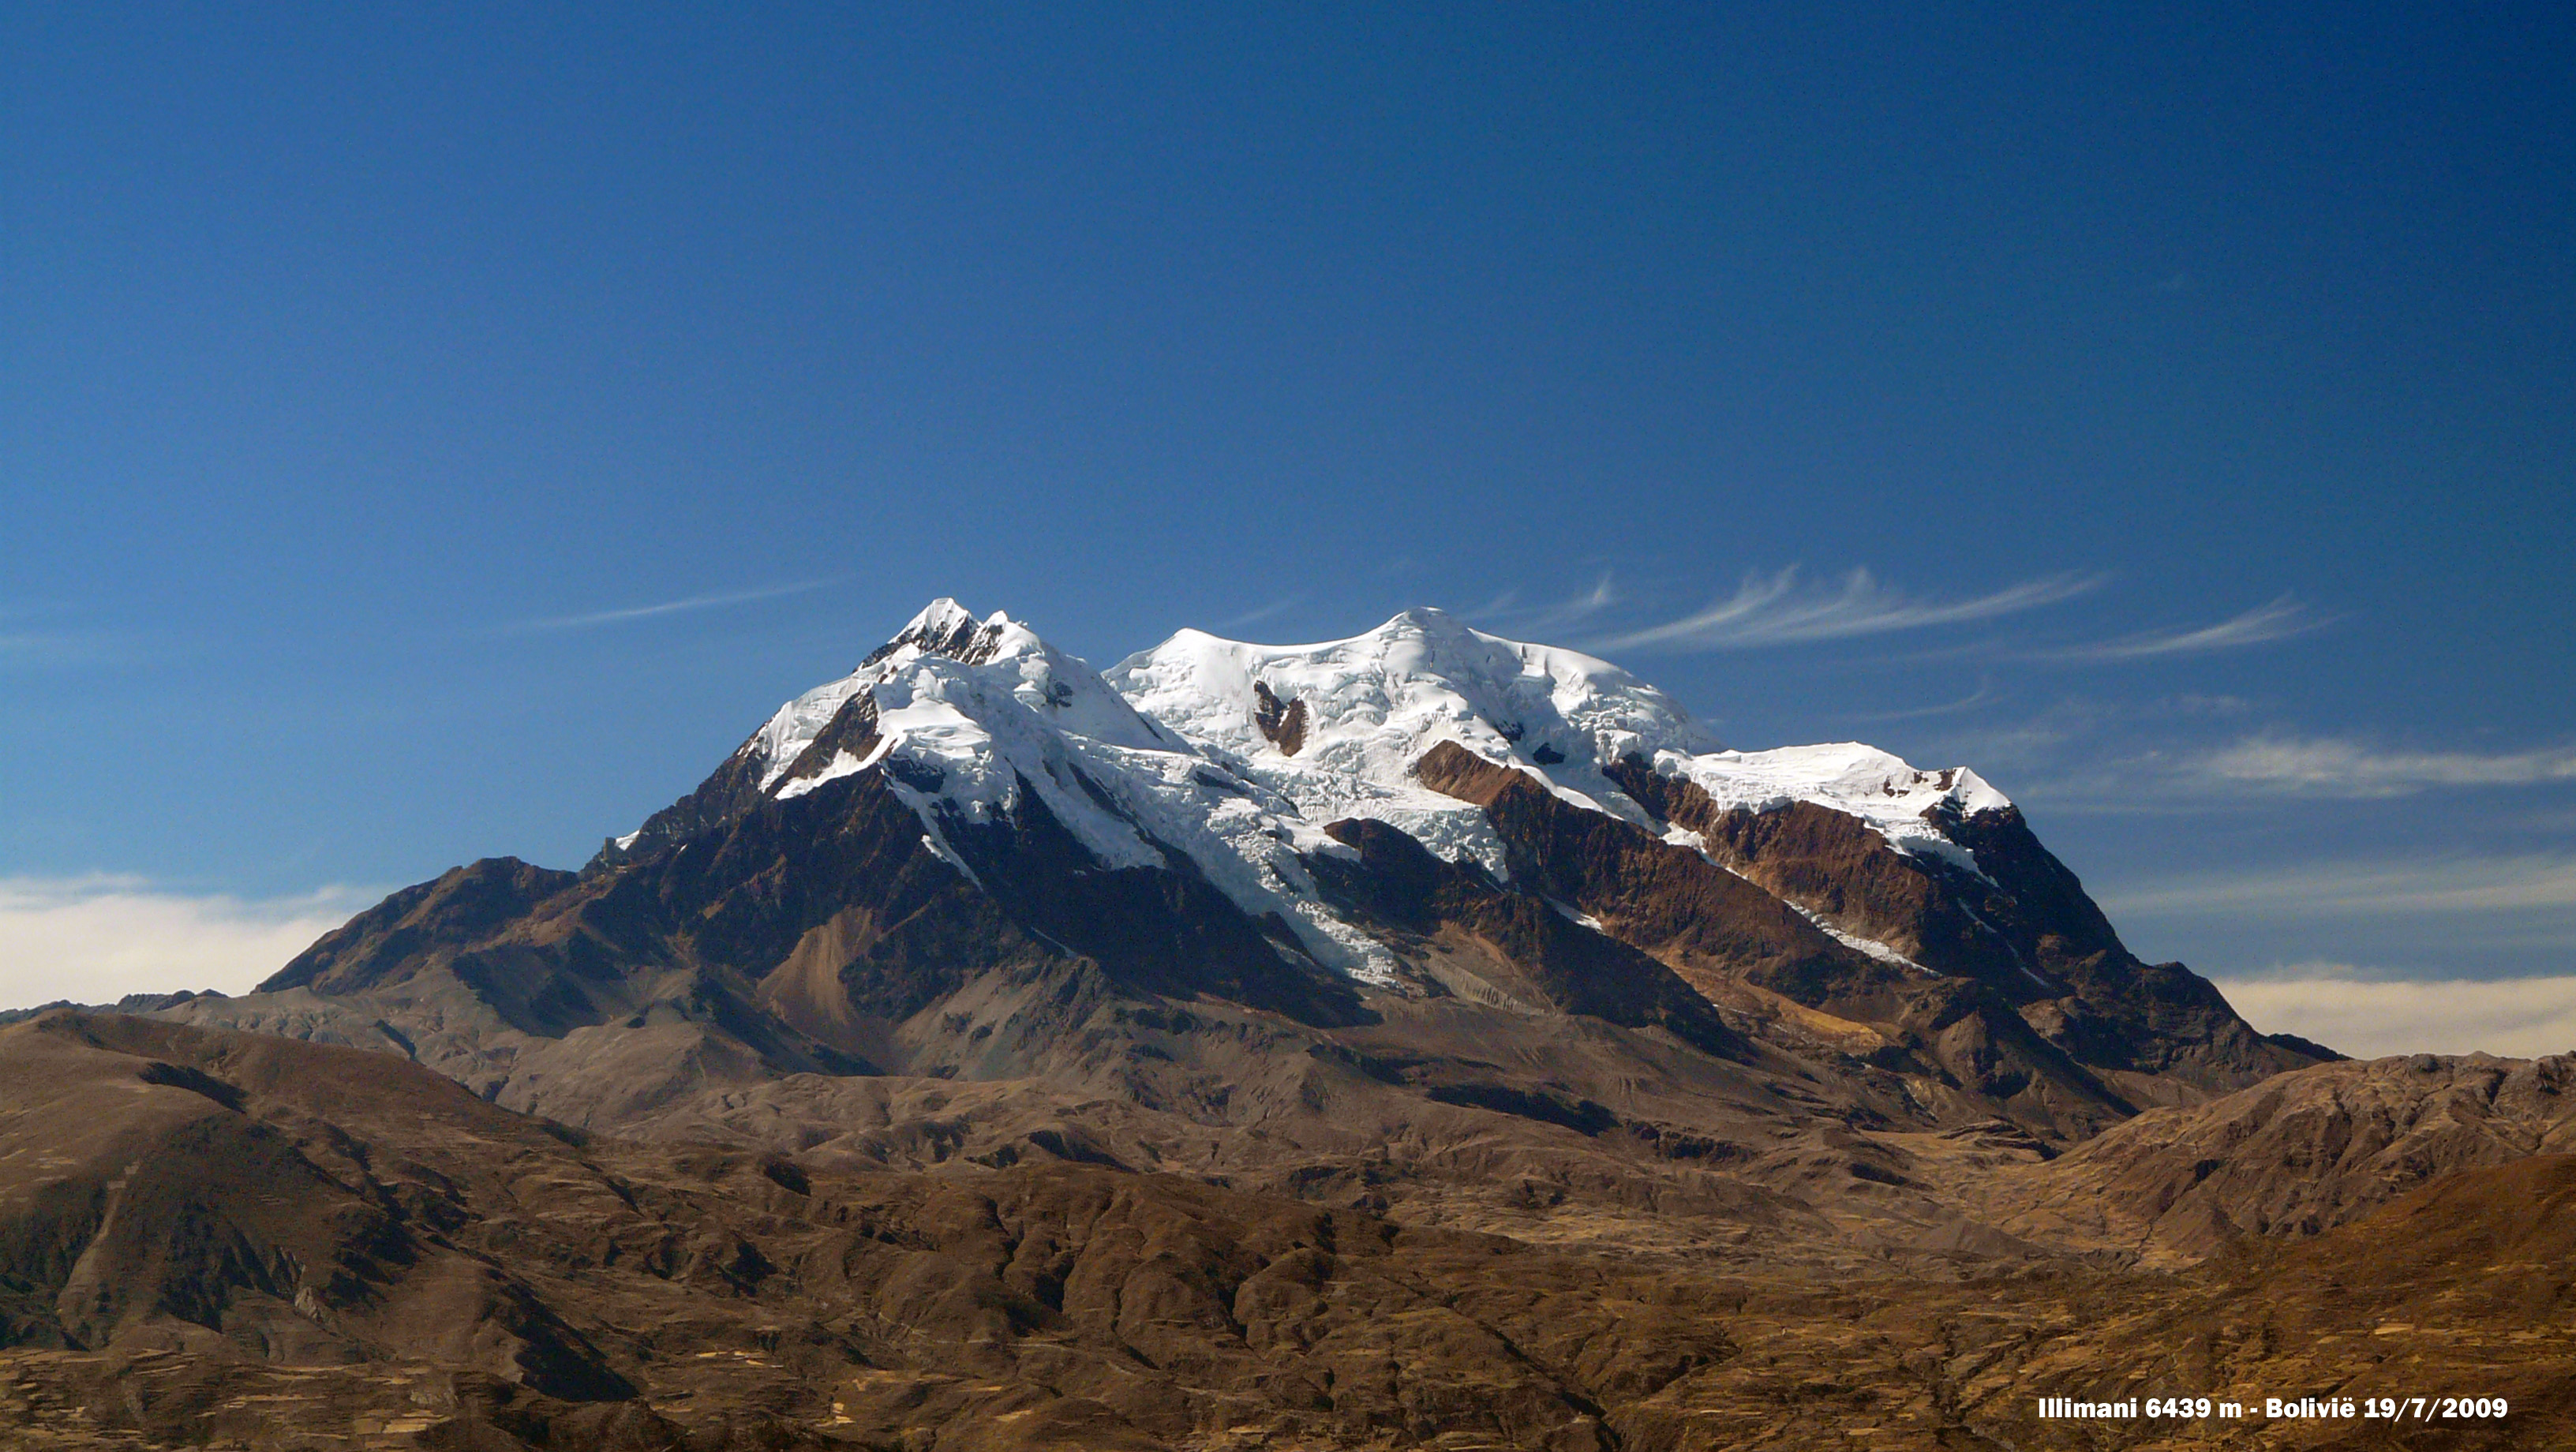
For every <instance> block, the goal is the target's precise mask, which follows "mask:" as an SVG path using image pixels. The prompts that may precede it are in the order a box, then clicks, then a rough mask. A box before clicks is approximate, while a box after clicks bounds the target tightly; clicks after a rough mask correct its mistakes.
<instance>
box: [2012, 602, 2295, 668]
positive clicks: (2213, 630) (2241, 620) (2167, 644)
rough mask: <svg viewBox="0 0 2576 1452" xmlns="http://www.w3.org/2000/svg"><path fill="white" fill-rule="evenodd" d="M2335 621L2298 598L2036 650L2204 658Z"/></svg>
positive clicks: (2076, 655) (2055, 655)
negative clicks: (2214, 618)
mask: <svg viewBox="0 0 2576 1452" xmlns="http://www.w3.org/2000/svg"><path fill="white" fill-rule="evenodd" d="M2331 623H2333V622H2332V621H2331V620H2330V619H2329V618H2327V617H2325V616H2321V615H2319V614H2317V613H2316V612H2315V611H2313V610H2310V609H2309V608H2308V607H2306V606H2305V605H2302V604H2300V603H2299V602H2298V601H2297V600H2296V599H2293V598H2292V597H2290V596H2288V595H2283V596H2282V597H2280V598H2279V599H2277V600H2274V601H2273V602H2271V603H2270V604H2268V605H2257V606H2255V607H2254V608H2253V609H2251V610H2248V611H2246V612H2244V613H2243V614H2241V615H2233V616H2230V617H2228V618H2227V619H2225V620H2221V621H2219V622H2218V623H2217V624H2215V625H2201V626H2193V627H2188V628H2177V629H2170V630H2149V631H2142V632H2139V633H2138V634H2135V635H2126V636H2122V637H2120V638H2118V639H2116V640H2105V641H2098V642H2096V643H2094V644H2091V645H2076V646H2067V647H2064V648H2062V649H2057V650H2044V651H2038V652H2035V653H2034V655H2033V658H2034V659H2038V660H2046V661H2063V662H2068V663H2077V664H2081V663H2088V662H2097V661H2124V660H2148V659H2153V658H2155V657H2158V656H2174V655H2201V654H2205V653H2207V652H2210V651H2218V650H2241V649H2243V648H2244V647H2246V646H2249V645H2264V644H2268V643H2270V642H2272V641H2275V640H2287V639H2289V638H2290V637H2292V636H2294V635H2305V634H2307V633H2308V632H2309V631H2312V630H2320V629H2323V628H2324V627H2325V626H2327V625H2329V624H2331Z"/></svg>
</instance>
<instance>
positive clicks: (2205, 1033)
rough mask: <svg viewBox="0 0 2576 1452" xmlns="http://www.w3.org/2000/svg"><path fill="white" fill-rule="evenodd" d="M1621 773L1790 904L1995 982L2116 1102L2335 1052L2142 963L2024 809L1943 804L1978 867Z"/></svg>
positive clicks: (1845, 825)
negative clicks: (2274, 1031) (2240, 1013)
mask: <svg viewBox="0 0 2576 1452" xmlns="http://www.w3.org/2000/svg"><path fill="white" fill-rule="evenodd" d="M1611 775H1612V776H1613V777H1614V778H1615V779H1616V780H1617V781H1618V782H1619V783H1620V785H1621V786H1622V787H1624V788H1626V789H1627V791H1628V792H1629V794H1630V795H1631V796H1632V797H1634V798H1635V799H1636V800H1637V801H1638V802H1640V803H1641V804H1643V805H1644V806H1646V807H1647V809H1648V810H1650V811H1652V812H1654V813H1655V814H1656V815H1657V816H1659V817H1661V818H1662V819H1663V820H1665V821H1666V822H1669V823H1670V824H1671V825H1673V826H1676V827H1680V828H1683V829H1685V830H1687V831H1689V832H1692V833H1695V834H1697V836H1698V838H1699V841H1700V842H1701V844H1702V845H1703V847H1704V849H1705V850H1706V851H1707V852H1708V854H1709V855H1710V856H1711V857H1712V858H1714V859H1715V860H1717V861H1719V862H1722V863H1724V864H1725V865H1726V866H1727V867H1729V868H1730V869H1732V870H1733V871H1735V872H1737V873H1739V874H1741V875H1742V876H1744V877H1745V878H1746V879H1748V880H1750V881H1752V882H1755V883H1758V884H1760V885H1761V886H1762V887H1763V888H1764V889H1766V890H1768V891H1769V892H1771V893H1773V894H1776V895H1777V896H1778V897H1779V898H1780V899H1781V900H1782V901H1784V902H1788V903H1794V904H1796V905H1797V906H1798V907H1799V908H1801V909H1803V910H1805V911H1807V912H1809V913H1812V914H1814V915H1815V916H1816V917H1817V918H1818V919H1819V920H1820V921H1821V922H1824V923H1826V924H1829V925H1831V926H1832V927H1834V928H1836V929H1839V930H1841V931H1842V932H1844V933H1846V934H1848V935H1851V936H1853V937H1857V938H1860V939H1863V940H1867V941H1870V942H1874V943H1877V944H1881V945H1884V946H1885V947H1886V948H1887V949H1890V950H1893V952H1894V954H1896V955H1899V956H1901V957H1903V958H1905V959H1909V960H1911V961H1912V962H1914V963H1916V964H1919V965H1921V966H1922V967H1923V968H1926V969H1929V970H1931V971H1932V972H1934V973H1939V974H1942V975H1945V976H1950V977H1956V978H1965V979H1972V980H1974V981H1976V982H1979V983H1981V984H1983V985H1985V986H1986V987H1987V988H1989V989H1991V990H1992V991H1993V992H1994V993H1995V994H1996V995H1999V996H2000V997H2001V998H2003V999H2004V1000H2005V1001H2006V1002H2009V1003H2011V1004H2013V1005H2014V1006H2015V1007H2016V1008H2017V1009H2018V1011H2019V1013H2020V1016H2021V1017H2022V1018H2023V1019H2025V1020H2026V1021H2027V1022H2028V1023H2029V1024H2030V1025H2031V1027H2032V1028H2034V1029H2035V1030H2037V1031H2038V1032H2039V1034H2040V1035H2041V1036H2042V1037H2043V1038H2045V1039H2047V1040H2048V1041H2049V1042H2050V1043H2051V1044H2052V1045H2054V1046H2055V1047H2057V1048H2059V1049H2061V1050H2063V1051H2064V1052H2065V1053H2066V1054H2067V1055H2068V1056H2069V1057H2071V1058H2074V1059H2076V1060H2078V1061H2080V1062H2081V1063H2083V1064H2085V1065H2086V1066H2088V1068H2090V1069H2092V1070H2094V1071H2095V1072H2097V1073H2102V1074H2107V1075H2108V1076H2109V1083H2110V1086H2111V1087H2112V1092H2114V1093H2115V1094H2118V1095H2122V1096H2126V1097H2131V1098H2134V1099H2136V1100H2138V1101H2140V1102H2147V1103H2155V1102H2169V1101H2170V1099H2171V1097H2172V1095H2173V1092H2174V1086H2175V1085H2177V1084H2179V1085H2185V1086H2189V1087H2190V1088H2191V1089H2195V1090H2199V1091H2202V1092H2209V1091H2213V1090H2225V1089H2229V1088H2234V1087H2238V1086H2241V1085H2244V1084H2247V1083H2251V1082H2253V1081H2255V1080H2257V1079H2260V1078H2262V1077H2263V1076H2264V1075H2267V1074H2273V1073H2279V1072H2281V1071H2283V1070H2286V1069H2295V1068H2300V1067H2303V1066H2305V1065H2307V1064H2310V1063H2314V1062H2317V1061H2318V1059H2319V1058H2321V1057H2324V1055H2322V1054H2311V1053H2308V1052H2305V1051H2303V1050H2302V1049H2301V1048H2300V1047H2299V1046H2297V1045H2296V1044H2291V1043H2284V1042H2278V1041H2273V1040H2268V1039H2265V1038H2264V1037H2263V1036H2261V1035H2259V1034H2257V1033H2255V1032H2254V1031H2253V1029H2252V1028H2250V1027H2249V1026H2247V1025H2246V1023H2245V1022H2244V1020H2242V1019H2240V1018H2238V1017H2237V1015H2236V1013H2235V1011H2234V1010H2233V1009H2231V1008H2229V1007H2228V1005H2227V1002H2226V1000H2225V999H2224V998H2223V997H2221V996H2220V994H2219V992H2218V990H2217V989H2216V988H2215V987H2213V986H2212V985H2211V984H2210V983H2209V981H2208V980H2206V979H2204V978H2202V977H2200V976H2199V975H2198V974H2195V973H2193V972H2191V971H2190V970H2189V969H2186V968H2184V967H2183V966H2182V965H2181V964H2179V963H2158V964H2149V963H2145V962H2142V961H2140V960H2139V959H2138V957H2137V956H2136V955H2135V954H2132V953H2131V952H2129V950H2128V949H2127V948H2126V947H2125V946H2123V945H2122V944H2121V942H2120V939H2119V935H2118V934H2117V933H2116V932H2114V931H2113V929H2112V927H2111V924H2110V921H2109V919H2107V918H2105V917H2104V916H2103V915H2102V911H2101V909H2100V908H2098V907H2096V906H2095V905H2094V903H2093V900H2092V899H2091V898H2089V897H2087V896H2086V895H2085V893H2084V888H2083V885H2082V883H2080V882H2079V881H2077V879H2076V877H2075V874H2074V873H2072V872H2070V871H2068V870H2067V868H2066V866H2065V864H2063V863H2061V862H2059V861H2058V860H2057V858H2056V857H2055V856H2054V855H2052V854H2051V853H2050V852H2049V851H2048V849H2047V848H2045V847H2043V846H2041V845H2040V842H2039V839H2038V838H2037V837H2035V836H2033V835H2032V834H2031V831H2030V828H2029V826H2028V824H2027V823H2025V822H2024V821H2023V819H2022V815H2021V812H2020V810H2019V809H2018V808H2014V807H2010V806H2005V807H2000V808H1991V809H1987V810H1983V811H1978V812H1974V813H1964V812H1960V811H1957V810H1956V809H1954V808H1953V809H1947V810H1942V809H1936V812H1937V824H1938V826H1939V828H1940V830H1941V832H1942V834H1943V835H1944V836H1945V837H1947V838H1949V839H1950V840H1952V841H1955V842H1956V843H1958V844H1959V845H1960V846H1962V847H1964V848H1966V849H1968V851H1969V852H1970V853H1972V854H1973V856H1974V860H1975V862H1976V870H1973V871H1971V870H1968V869H1966V868H1962V867H1960V866H1958V865H1956V864H1955V863H1952V862H1950V861H1947V860H1944V859H1942V858H1939V857H1930V856H1923V855H1913V854H1902V853H1899V852H1897V851H1895V850H1893V849H1892V848H1891V846H1890V845H1889V843H1888V842H1887V840H1886V839H1885V838H1884V837H1882V836H1881V835H1879V834H1878V833H1877V832H1875V831H1873V830H1871V828H1870V826H1869V825H1868V824H1867V823H1865V822H1863V821H1861V820H1860V819H1858V818H1856V817H1854V816H1852V815H1850V814H1848V813H1845V812H1838V811H1835V810H1833V809H1831V808H1829V807H1825V806H1820V805H1818V804H1816V803H1813V802H1792V803H1789V804H1787V805H1785V806H1781V807H1776V808H1773V809H1770V810H1766V811H1759V812H1757V811H1751V810H1748V809H1746V808H1743V807H1735V808H1731V809H1727V810H1720V809H1719V808H1718V807H1717V806H1716V804H1715V803H1713V802H1712V801H1711V800H1710V799H1709V797H1708V794H1707V793H1706V792H1705V791H1703V790H1701V789H1700V788H1699V787H1698V786H1697V785H1696V784H1694V783H1692V782H1691V781H1689V780H1687V779H1684V778H1679V777H1673V776H1667V775H1663V774H1659V773H1657V772H1655V771H1654V770H1652V769H1651V768H1649V767H1647V766H1646V765H1645V764H1644V763H1642V762H1639V761H1635V760H1630V761H1625V762H1621V763H1617V764H1615V765H1614V766H1613V767H1612V769H1611ZM2308 1047H2309V1048H2313V1047H2314V1046H2313V1045H2311V1046H2308ZM2157 1081H2162V1082H2157Z"/></svg>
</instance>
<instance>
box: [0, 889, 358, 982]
mask: <svg viewBox="0 0 2576 1452" xmlns="http://www.w3.org/2000/svg"><path fill="white" fill-rule="evenodd" d="M378 896H379V894H378V893H377V892H375V891H373V890H370V889H360V888H348V887H329V888H323V889H321V890H320V891H317V892H311V893H303V894H298V895H296V896H292V897H282V898H269V899H245V898H238V897H231V896H225V895H220V894H215V895H191V894H187V893H181V892H173V891H170V890H168V889H166V888H161V887H156V886H155V885H153V884H152V883H150V882H148V881H146V880H144V879H142V878H137V877H123V876H107V875H91V876H84V877H0V1008H32V1007H34V1006H35V1005H37V1004H40V1003H51V1002H54V1001H55V1000H57V999H65V998H68V999H71V1000H73V1001H74V1002H78V1003H105V1002H113V1001H114V1000H116V999H118V998H120V997H123V996H124V995H126V994H128V993H171V992H176V991H177V990H179V989H182V988H192V989H205V988H213V989H217V990H219V991H221V992H225V993H242V992H247V991H248V990H249V989H250V988H251V987H253V986H254V985H256V984H257V983H258V982H259V981H260V980H261V979H263V978H265V977H267V976H268V975H269V974H271V973H274V972H276V971H277V970H278V969H279V968H281V967H284V966H285V965H286V962H287V960H288V959H290V958H293V957H294V956H295V955H296V954H298V953H301V952H303V951H304V950H305V949H306V948H308V947H310V946H312V943H313V940H314V939H316V938H318V937H320V936H322V935H323V934H324V933H327V932H329V931H330V930H331V929H333V928H336V927H338V926H340V924H342V923H344V922H346V921H348V919H349V917H350V915H351V914H353V913H355V912H357V911H358V910H359V909H361V908H363V907H365V906H366V905H367V904H368V903H370V902H373V901H374V900H375V899H376V898H377V897H378Z"/></svg>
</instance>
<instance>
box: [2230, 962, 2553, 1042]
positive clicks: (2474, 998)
mask: <svg viewBox="0 0 2576 1452" xmlns="http://www.w3.org/2000/svg"><path fill="white" fill-rule="evenodd" d="M2280 971H2281V972H2282V973H2283V974H2284V975H2286V976H2279V977H2273V976H2266V977H2261V978H2221V979H2218V980H2216V981H2217V983H2218V991H2219V992H2221V993H2224V994H2226V995H2227V1001H2228V1002H2230V1003H2232V1004H2234V1005H2235V1006H2236V1011H2237V1012H2238V1013H2241V1014H2243V1015H2245V1018H2246V1021H2247V1022H2249V1023H2251V1024H2253V1025H2254V1026H2255V1027H2256V1028H2259V1029H2262V1030H2263V1031H2265V1032H2267V1033H2294V1034H2297V1035H2299V1036H2301V1037H2302V1038H2307V1039H2313V1040H2315V1041H2316V1042H2318V1043H2321V1044H2324V1045H2326V1046H2327V1047H2329V1048H2333V1049H2337V1050H2340V1051H2342V1052H2344V1053H2347V1054H2351V1055H2353V1056H2354V1057H2356V1058H2363V1059H2377V1058H2385V1057H2387V1056H2389V1055H2391V1054H2422V1053H2434V1054H2467V1053H2476V1052H2481V1051H2483V1052H2485V1053H2490V1054H2500V1055H2505V1056H2508V1057H2514V1058H2531V1057H2537V1056H2539V1055H2542V1054H2563V1053H2567V1052H2569V1051H2570V1050H2576V977H2567V976H2558V977H2548V978H2508V979H2498V980H2493V981H2481V980H2465V979H2435V980H2421V979H2417V980H2405V979H2396V980H2392V979H2388V978H2386V977H2384V976H2382V975H2379V974H2375V973H2371V972H2368V971H2366V970H2362V969H2357V968H2354V967H2353V966H2351V965H2349V964H2343V963H2305V964H2297V965H2293V966H2292V967H2290V968H2287V969H2283V970H2280Z"/></svg>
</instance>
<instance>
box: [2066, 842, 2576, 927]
mask: <svg viewBox="0 0 2576 1452" xmlns="http://www.w3.org/2000/svg"><path fill="white" fill-rule="evenodd" d="M2096 897H2097V898H2098V900H2099V901H2100V902H2101V904H2102V908H2103V911H2105V912H2107V913H2109V914H2110V915H2111V916H2112V917H2113V919H2114V920H2123V919H2126V918H2170V917H2203V916H2213V915H2225V916H2229V917H2259V918H2263V919H2266V920H2270V921H2279V920H2283V919H2314V918H2326V917H2335V918H2352V917H2391V916H2420V915H2423V914H2427V913H2543V914H2552V913H2554V914H2565V913H2568V912H2569V911H2570V910H2576V857H2566V856H2556V855H2550V854H2524V855H2516V856H2458V855H2452V856H2433V857H2424V858H2418V859H2401V860H2394V861H2361V862H2310V863H2297V864H2292V865H2289V866H2285V867H2276V868H2271V869H2268V870H2252V871H2242V870H2240V871H2229V872H2219V873H2207V874H2197V875H2192V876H2186V877H2178V878H2173V879H2168V880H2166V881H2164V882H2160V883H2144V884H2136V885H2130V886H2124V887H2112V888H2108V889H2105V890H2103V891H2101V892H2098V893H2097V894H2096Z"/></svg>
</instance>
